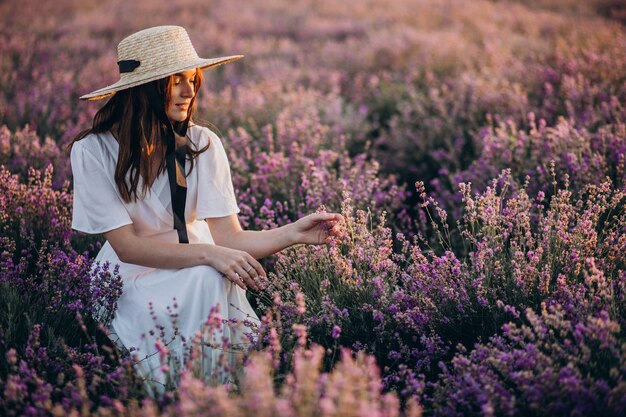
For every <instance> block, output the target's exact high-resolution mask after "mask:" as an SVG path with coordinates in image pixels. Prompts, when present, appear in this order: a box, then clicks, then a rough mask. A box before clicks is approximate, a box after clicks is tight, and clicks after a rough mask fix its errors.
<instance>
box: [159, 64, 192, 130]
mask: <svg viewBox="0 0 626 417" xmlns="http://www.w3.org/2000/svg"><path fill="white" fill-rule="evenodd" d="M171 83H172V85H171V88H170V99H169V101H168V103H167V108H166V109H165V113H166V114H167V117H169V119H170V120H171V121H172V122H182V121H184V120H185V119H186V118H187V115H188V114H189V110H190V108H191V99H192V98H193V97H194V95H195V94H196V70H195V69H192V70H187V71H183V72H179V73H177V74H174V76H173V77H172V80H171Z"/></svg>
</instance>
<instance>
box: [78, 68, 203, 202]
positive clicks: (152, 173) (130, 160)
mask: <svg viewBox="0 0 626 417" xmlns="http://www.w3.org/2000/svg"><path fill="white" fill-rule="evenodd" d="M173 79H174V76H173V75H171V76H169V77H165V78H163V79H160V80H157V81H152V82H151V83H147V84H143V85H140V86H137V87H132V88H128V89H126V90H122V91H118V92H117V93H115V95H113V97H111V98H110V99H109V101H108V102H107V103H106V104H105V105H104V106H103V107H102V108H101V109H100V110H98V112H97V113H96V115H95V116H94V118H93V126H92V127H91V128H90V129H86V130H84V131H82V132H81V133H79V134H78V135H77V136H76V137H75V138H74V139H73V140H72V142H71V143H70V144H69V145H68V147H67V150H68V152H70V151H71V149H72V146H73V145H74V143H75V142H77V141H79V140H81V139H83V138H84V137H85V136H87V135H88V134H90V133H103V132H107V131H112V133H114V136H115V137H116V139H117V141H118V143H119V155H118V158H117V166H116V167H115V184H116V185H117V188H118V190H119V192H120V194H121V196H122V198H123V199H124V201H125V202H127V203H129V202H131V201H136V200H137V198H138V191H137V188H138V186H139V178H140V177H141V178H142V180H143V182H142V187H141V195H145V193H146V192H147V190H148V189H149V188H150V187H151V186H152V184H153V183H154V181H155V179H156V178H157V177H158V176H159V175H160V174H161V173H163V172H164V171H165V153H166V151H167V143H166V135H165V127H164V126H163V123H161V121H160V120H159V118H158V117H157V115H156V114H154V111H153V110H152V109H151V107H150V105H149V101H148V93H147V92H148V89H149V88H153V87H152V86H151V85H150V84H154V85H155V86H156V90H157V92H158V94H159V96H160V97H161V98H162V99H163V106H167V105H168V103H169V100H170V97H171V90H172V87H173V85H174V83H173ZM201 85H202V71H201V70H200V69H198V70H196V76H195V82H194V92H195V94H194V96H193V98H192V99H191V103H190V105H189V111H190V114H192V115H193V114H194V113H195V110H196V103H195V101H196V96H197V93H198V90H199V89H200V86H201ZM165 108H167V107H165ZM190 122H191V119H190ZM172 125H173V127H174V130H175V131H176V132H177V133H180V129H181V127H182V123H181V122H173V123H172ZM113 130H114V132H113ZM209 145H210V143H209V144H207V145H206V146H205V147H203V148H202V149H194V148H192V147H191V146H190V144H189V141H188V142H187V144H186V152H187V159H189V160H190V161H191V167H190V169H189V172H188V173H186V174H185V175H187V176H188V175H189V174H190V173H191V171H192V170H193V161H194V159H195V158H196V157H197V156H198V155H200V154H201V153H202V152H204V151H206V150H207V149H208V147H209ZM153 158H156V160H157V161H158V164H156V166H157V169H156V170H155V169H154V166H155V163H154V162H153ZM127 176H128V181H127V180H126V177H127Z"/></svg>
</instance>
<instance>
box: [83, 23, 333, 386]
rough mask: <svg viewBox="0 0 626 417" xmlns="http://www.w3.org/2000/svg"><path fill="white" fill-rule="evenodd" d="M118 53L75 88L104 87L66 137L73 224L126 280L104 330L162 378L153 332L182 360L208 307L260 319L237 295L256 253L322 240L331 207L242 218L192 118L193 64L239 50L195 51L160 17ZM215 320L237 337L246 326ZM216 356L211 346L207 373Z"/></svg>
mask: <svg viewBox="0 0 626 417" xmlns="http://www.w3.org/2000/svg"><path fill="white" fill-rule="evenodd" d="M118 58H119V61H118V64H119V68H120V80H119V81H118V82H117V83H115V84H112V85H110V86H108V87H105V88H102V89H99V90H96V91H94V92H93V93H90V94H87V95H84V96H82V97H81V99H88V100H97V99H102V98H105V97H109V96H112V98H111V99H110V100H109V101H108V102H107V104H105V105H104V107H102V108H101V109H100V110H99V111H98V113H97V114H96V116H95V117H94V122H93V127H92V128H91V129H89V130H87V131H85V132H83V133H82V134H81V135H79V136H78V137H77V138H76V139H75V140H74V141H73V143H72V145H71V146H72V148H71V162H72V170H73V176H74V211H73V219H72V227H73V228H74V229H75V230H78V231H81V232H85V233H92V234H100V233H101V234H103V235H104V237H105V238H106V243H105V244H104V246H103V247H102V249H101V250H100V252H99V254H98V256H97V258H96V261H99V262H109V263H110V264H111V265H116V264H119V265H120V269H119V273H120V275H121V276H122V279H123V282H124V288H123V293H122V296H121V297H120V299H119V301H118V308H117V311H116V313H115V317H114V319H113V321H112V323H111V325H110V328H111V331H112V334H113V335H116V337H117V338H118V339H119V340H118V341H119V342H120V343H121V344H123V346H125V347H126V348H128V349H132V350H134V351H135V354H136V356H137V358H138V359H139V360H140V364H139V368H140V370H142V371H143V372H145V373H146V375H147V376H150V377H152V378H154V379H156V380H157V381H161V382H163V381H164V375H163V373H162V370H161V365H162V363H161V360H162V355H159V354H158V347H159V346H161V344H162V343H166V344H168V349H169V350H170V351H171V352H172V353H173V356H174V357H175V358H177V359H178V360H179V361H182V359H183V358H182V355H183V348H184V345H183V343H182V342H181V337H182V338H183V339H184V340H186V341H187V342H188V341H190V340H191V339H192V338H193V336H194V334H196V332H197V331H198V330H200V329H201V328H202V324H203V323H204V322H205V321H206V320H207V317H208V316H209V313H210V311H211V308H212V307H217V308H218V309H219V314H220V316H221V318H222V319H240V320H258V318H257V317H256V315H255V313H254V311H253V310H252V308H251V307H250V304H249V303H248V301H247V299H246V294H245V291H246V290H247V289H248V288H251V289H253V290H259V289H260V285H259V281H260V280H262V279H263V278H265V272H264V270H263V268H262V267H261V265H260V264H259V263H258V262H257V261H256V259H258V258H262V257H265V256H268V255H271V254H273V253H276V252H278V251H280V250H282V249H284V248H286V247H288V246H290V245H293V244H298V243H307V244H321V243H324V241H325V240H326V238H327V237H328V235H329V234H331V233H332V230H333V228H332V227H333V225H334V224H336V223H337V222H338V221H340V220H341V216H340V215H339V214H332V213H328V214H326V213H324V214H312V215H309V216H306V217H303V218H301V219H300V220H298V221H296V222H295V223H292V224H290V225H287V226H284V227H280V228H276V229H273V230H268V231H243V230H242V229H241V227H240V224H239V221H238V219H237V213H238V212H239V209H238V207H237V203H236V200H235V195H234V192H233V186H232V182H231V177H230V168H229V164H228V160H227V158H226V153H225V152H224V148H223V147H222V144H221V142H220V139H219V138H218V137H217V136H216V135H215V134H214V133H213V132H211V131H210V130H209V129H207V128H205V127H201V126H198V125H195V124H194V123H193V122H192V119H191V115H192V113H193V110H194V107H195V98H196V93H197V91H198V89H199V88H200V84H201V81H202V70H204V69H208V68H212V67H215V66H217V65H221V64H224V63H227V62H232V61H235V60H237V59H239V58H241V56H239V55H237V56H228V57H221V58H213V59H202V58H199V57H198V55H197V54H196V51H195V49H194V48H193V46H192V44H191V41H190V40H189V37H188V35H187V32H186V31H185V30H184V29H183V28H181V27H176V26H161V27H154V28H150V29H146V30H142V31H140V32H137V33H135V34H133V35H131V36H129V37H128V38H126V39H124V40H122V41H121V42H120V44H119V46H118ZM173 317H175V322H176V326H174V325H173V324H172V319H173ZM222 330H223V336H226V337H229V338H230V342H231V344H238V343H244V342H245V339H244V336H243V333H244V332H245V331H246V330H249V329H247V328H246V327H245V326H244V327H243V329H239V330H237V331H235V330H232V329H229V328H228V327H224V328H223V329H222ZM217 336H221V334H218V335H217ZM217 340H219V338H218V339H217ZM161 353H163V349H161ZM218 356H219V352H217V351H216V350H215V349H214V350H212V351H210V353H209V355H208V360H207V363H206V366H205V372H212V371H213V370H214V368H215V366H216V365H215V360H216V359H217V357H218Z"/></svg>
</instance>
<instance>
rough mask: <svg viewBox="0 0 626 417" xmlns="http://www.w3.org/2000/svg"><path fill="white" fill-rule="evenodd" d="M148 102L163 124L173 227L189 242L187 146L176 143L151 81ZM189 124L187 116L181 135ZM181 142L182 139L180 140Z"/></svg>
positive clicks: (185, 132)
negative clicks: (186, 209)
mask: <svg viewBox="0 0 626 417" xmlns="http://www.w3.org/2000/svg"><path fill="white" fill-rule="evenodd" d="M147 90H148V102H149V103H150V107H151V108H152V111H154V114H156V116H157V117H158V118H159V120H160V121H161V122H162V123H163V124H164V125H165V129H166V140H167V150H166V153H165V168H166V169H167V176H168V179H169V184H170V195H171V196H172V215H173V217H174V229H176V231H177V232H178V242H179V243H189V236H188V235H187V223H186V222H185V203H186V200H187V178H186V177H185V159H186V157H187V146H186V144H185V143H178V142H179V141H177V140H176V137H177V136H178V135H177V133H176V132H175V131H174V127H173V126H172V122H171V121H170V119H169V117H167V114H166V113H165V106H164V99H163V98H162V97H161V96H160V95H159V93H158V91H157V89H156V85H155V84H154V83H151V84H150V85H149V86H148V88H147ZM188 126H189V117H187V119H186V120H185V121H184V122H183V124H182V127H181V131H180V133H181V135H182V137H183V138H184V137H185V135H186V134H187V127H188ZM181 142H182V141H181Z"/></svg>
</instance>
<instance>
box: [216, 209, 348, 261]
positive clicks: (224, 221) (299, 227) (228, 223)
mask: <svg viewBox="0 0 626 417" xmlns="http://www.w3.org/2000/svg"><path fill="white" fill-rule="evenodd" d="M342 219H343V217H342V216H341V215H340V214H336V213H315V214H310V215H308V216H305V217H303V218H301V219H299V220H298V221H296V222H294V223H291V224H288V225H286V226H282V227H277V228H275V229H271V230H263V231H252V230H242V229H241V225H240V224H239V219H238V218H237V215H236V214H232V215H230V216H226V217H217V218H210V219H206V221H207V223H208V224H209V229H210V230H211V234H212V235H213V240H215V243H216V244H217V245H220V246H224V247H227V248H231V249H237V250H241V251H244V252H247V253H249V254H250V255H252V256H253V257H254V258H256V259H260V258H264V257H266V256H268V255H272V254H274V253H276V252H280V251H281V250H283V249H285V248H287V247H289V246H291V245H295V244H299V243H307V244H314V245H318V244H322V243H325V242H326V239H327V238H328V236H330V235H333V234H334V229H333V227H334V225H335V224H336V223H337V222H339V221H341V220H342Z"/></svg>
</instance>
